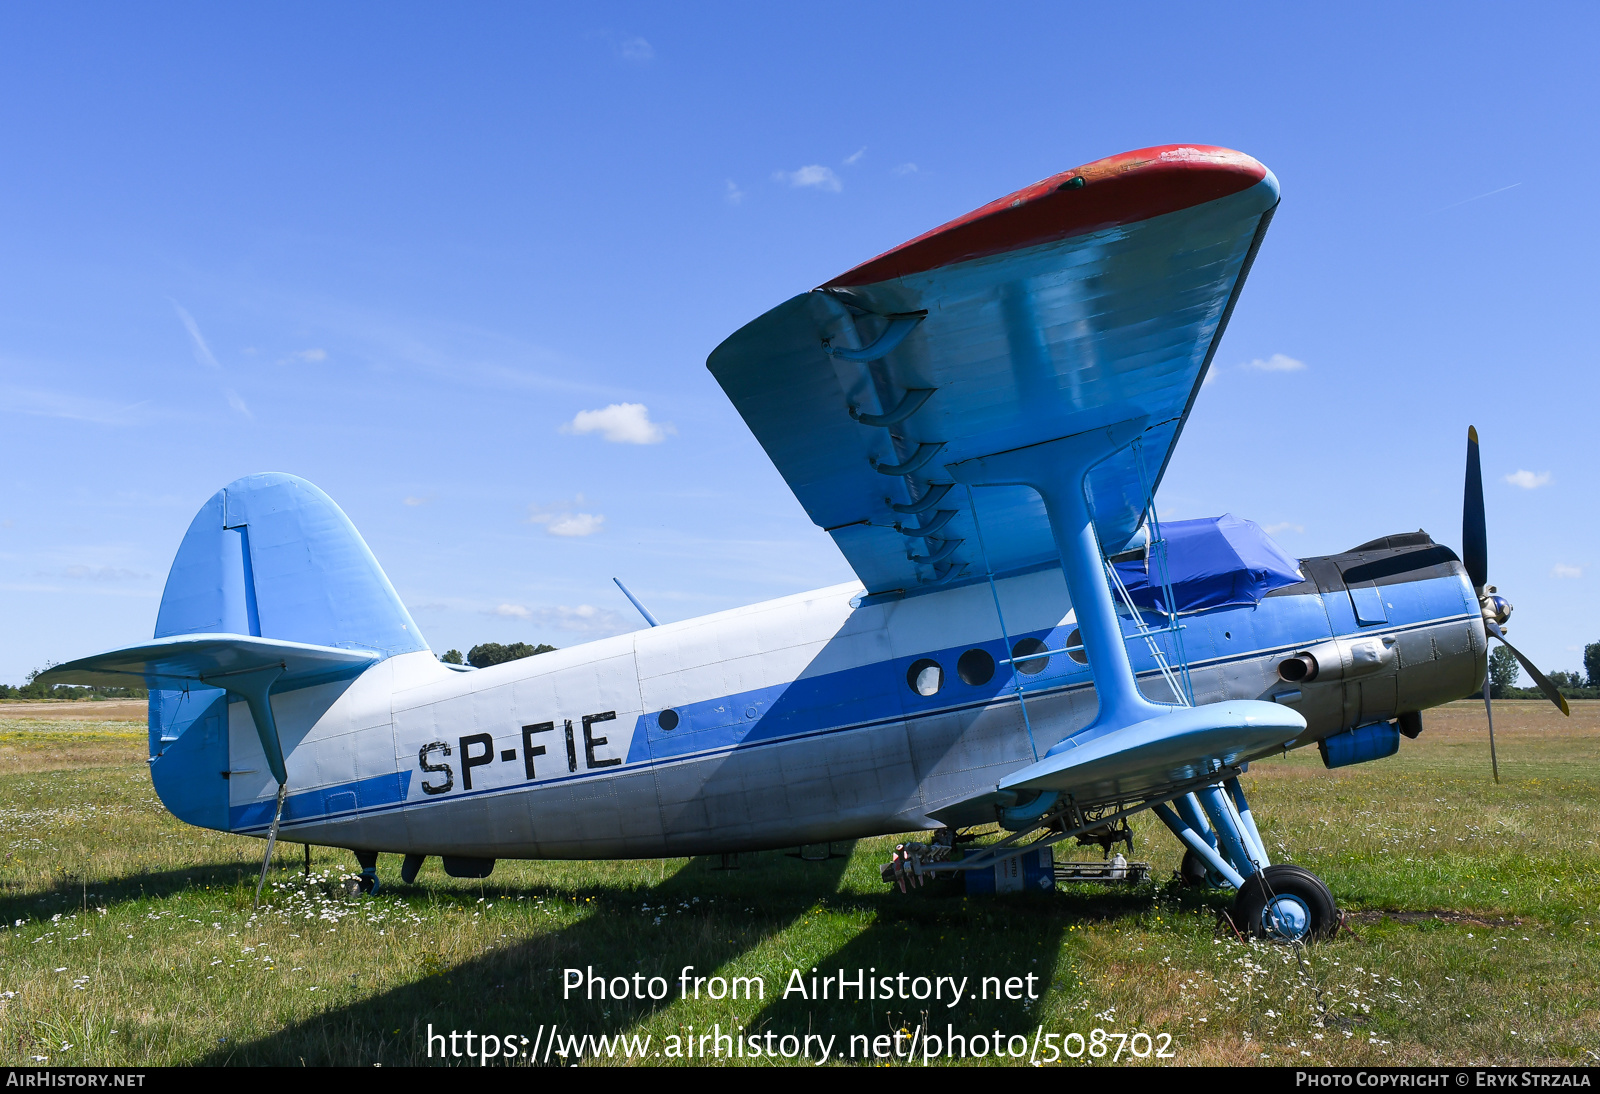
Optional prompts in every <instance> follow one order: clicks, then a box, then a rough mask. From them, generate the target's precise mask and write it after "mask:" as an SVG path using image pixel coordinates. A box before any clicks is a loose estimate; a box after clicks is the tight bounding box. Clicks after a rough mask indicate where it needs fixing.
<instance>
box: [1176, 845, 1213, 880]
mask: <svg viewBox="0 0 1600 1094" xmlns="http://www.w3.org/2000/svg"><path fill="white" fill-rule="evenodd" d="M1178 878H1179V880H1180V881H1182V882H1183V884H1184V885H1185V886H1187V887H1188V888H1190V889H1220V888H1222V887H1223V884H1224V883H1223V880H1222V878H1221V877H1219V876H1217V875H1216V874H1214V873H1212V871H1211V867H1209V866H1207V865H1206V860H1205V859H1203V858H1201V857H1200V856H1199V855H1197V854H1195V853H1194V852H1193V851H1192V850H1191V851H1185V852H1184V853H1183V862H1182V863H1181V864H1180V865H1179V866H1178Z"/></svg>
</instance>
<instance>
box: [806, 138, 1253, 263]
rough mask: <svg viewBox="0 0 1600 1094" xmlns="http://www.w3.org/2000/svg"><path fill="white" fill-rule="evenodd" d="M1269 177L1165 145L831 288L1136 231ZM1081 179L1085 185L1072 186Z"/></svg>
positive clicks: (994, 207)
mask: <svg viewBox="0 0 1600 1094" xmlns="http://www.w3.org/2000/svg"><path fill="white" fill-rule="evenodd" d="M1267 177H1268V172H1267V169H1266V167H1265V166H1263V165H1262V164H1261V162H1260V161H1259V160H1257V159H1255V158H1254V157H1252V156H1247V155H1245V154H1244V153H1243V152H1236V151H1234V150H1233V149H1231V148H1219V147H1217V146H1215V145H1209V144H1163V145H1157V146H1155V147H1152V148H1139V149H1135V150H1134V151H1132V152H1123V153H1121V154H1119V155H1115V156H1107V157H1106V158H1105V159H1099V160H1095V161H1094V162H1092V163H1086V164H1083V165H1082V166H1079V167H1074V168H1072V169H1070V170H1067V171H1061V172H1059V173H1057V174H1054V175H1051V176H1050V177H1049V178H1046V179H1042V180H1040V181H1039V182H1036V183H1034V184H1033V185H1032V186H1026V187H1023V188H1022V189H1021V190H1017V191H1015V192H1014V193H1010V194H1007V195H1006V196H1005V197H1002V198H998V199H996V200H995V201H991V202H989V203H988V204H987V205H983V206H980V207H979V208H977V209H974V210H973V211H972V212H970V213H968V214H966V215H965V216H962V217H957V218H956V219H955V220H952V221H950V222H948V223H946V224H941V225H940V226H939V227H937V228H935V229H933V230H932V231H930V232H924V233H923V234H922V235H920V236H917V237H916V238H915V239H912V240H910V241H908V242H906V243H902V244H901V245H900V246H898V247H895V248H894V249H892V250H889V251H886V252H884V253H883V254H881V255H879V256H878V257H876V258H874V259H871V260H869V261H867V262H864V263H862V264H861V265H859V266H856V267H855V268H854V269H851V270H849V271H847V272H846V273H844V274H841V275H840V276H839V277H836V278H834V279H833V280H832V281H830V282H828V283H827V284H826V285H824V286H822V287H823V288H842V287H844V286H849V285H869V284H872V283H874V282H878V281H886V280H888V279H890V278H893V277H903V276H906V275H908V274H913V273H920V272H923V271H925V270H931V269H936V268H938V267H940V266H945V265H950V264H952V263H955V262H960V261H965V260H966V259H971V258H980V257H983V256H985V255H992V254H1000V253H1003V252H1005V251H1008V250H1014V249H1018V248H1021V247H1026V246H1030V245H1032V244H1036V243H1044V242H1049V241H1051V240H1056V239H1064V238H1067V237H1069V236H1073V235H1080V234H1083V233H1085V232H1090V231H1094V230H1096V229H1099V228H1105V227H1110V226H1112V225H1116V224H1131V223H1134V222H1137V221H1140V220H1147V219H1149V218H1150V217H1154V216H1160V215H1162V214H1164V213H1171V212H1177V211H1178V210H1180V209H1186V208H1189V207H1191V206H1194V205H1200V204H1204V203H1205V202H1208V201H1214V200H1216V199H1218V198H1221V197H1227V196H1229V195H1230V194H1236V193H1238V192H1240V191H1241V190H1247V189H1249V188H1250V187H1251V186H1254V185H1255V184H1256V183H1258V182H1261V181H1262V180H1263V179H1265V178H1267ZM1075 179H1082V180H1083V181H1082V182H1081V183H1079V184H1078V186H1076V187H1069V186H1067V184H1068V183H1070V182H1072V181H1073V180H1075Z"/></svg>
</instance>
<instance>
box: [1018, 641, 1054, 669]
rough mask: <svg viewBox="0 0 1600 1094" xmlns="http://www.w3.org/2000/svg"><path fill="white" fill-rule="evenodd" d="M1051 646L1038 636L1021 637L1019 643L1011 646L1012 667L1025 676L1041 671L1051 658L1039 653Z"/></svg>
mask: <svg viewBox="0 0 1600 1094" xmlns="http://www.w3.org/2000/svg"><path fill="white" fill-rule="evenodd" d="M1049 648H1050V647H1049V646H1046V645H1045V644H1044V643H1043V642H1041V641H1039V640H1038V639H1037V638H1019V639H1017V644H1016V645H1014V646H1012V647H1011V667H1012V668H1014V669H1016V670H1017V671H1018V672H1020V673H1022V674H1023V675H1025V676H1033V675H1035V674H1036V673H1041V672H1043V671H1044V670H1045V666H1046V665H1048V664H1050V658H1049V657H1048V656H1043V657H1041V656H1039V655H1040V654H1043V653H1044V652H1045V651H1046V650H1048V649H1049Z"/></svg>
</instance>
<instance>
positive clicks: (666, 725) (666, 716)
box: [656, 708, 678, 733]
mask: <svg viewBox="0 0 1600 1094" xmlns="http://www.w3.org/2000/svg"><path fill="white" fill-rule="evenodd" d="M656 724H658V725H659V726H660V727H661V728H662V729H664V730H666V731H667V732H668V733H670V732H672V731H673V730H675V729H677V728H678V712H677V711H675V710H672V709H671V708H668V709H667V710H663V711H662V712H661V713H660V714H658V715H656Z"/></svg>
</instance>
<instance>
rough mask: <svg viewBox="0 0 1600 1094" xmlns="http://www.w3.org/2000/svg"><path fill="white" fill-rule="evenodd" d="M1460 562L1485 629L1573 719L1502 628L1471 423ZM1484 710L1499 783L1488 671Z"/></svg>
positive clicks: (1506, 610)
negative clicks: (1475, 595) (1473, 594)
mask: <svg viewBox="0 0 1600 1094" xmlns="http://www.w3.org/2000/svg"><path fill="white" fill-rule="evenodd" d="M1461 562H1462V564H1463V565H1464V566H1465V567H1466V569H1467V577H1468V578H1469V579H1471V581H1472V588H1473V591H1474V592H1476V593H1477V594H1478V609H1479V610H1480V611H1481V612H1482V613H1483V626H1484V629H1485V630H1486V631H1488V632H1489V634H1491V635H1493V636H1494V637H1495V638H1496V639H1498V640H1499V641H1500V643H1501V644H1502V645H1503V646H1505V648H1506V649H1508V650H1510V651H1511V655H1512V656H1513V657H1515V658H1516V659H1517V661H1518V663H1519V664H1521V665H1522V667H1523V669H1524V671H1526V672H1527V674H1528V675H1529V676H1531V677H1533V682H1534V683H1535V684H1537V685H1539V690H1540V691H1542V692H1544V694H1545V698H1547V699H1549V700H1550V701H1551V702H1552V703H1554V704H1555V705H1556V706H1557V707H1558V708H1559V709H1560V711H1561V713H1562V714H1565V715H1566V716H1567V717H1569V718H1570V717H1571V716H1572V708H1571V707H1569V706H1568V705H1567V700H1566V697H1565V696H1564V695H1562V694H1561V691H1560V689H1559V688H1557V687H1556V686H1555V684H1553V683H1551V682H1550V678H1549V677H1548V676H1546V675H1545V674H1544V673H1542V672H1540V671H1539V670H1538V669H1536V668H1534V666H1533V662H1532V661H1529V660H1528V659H1527V657H1525V656H1523V653H1522V651H1521V650H1519V649H1517V647H1515V646H1513V645H1512V644H1511V643H1510V642H1508V641H1507V640H1506V634H1505V631H1504V630H1503V629H1502V628H1504V627H1505V624H1506V621H1507V620H1509V619H1510V618H1511V601H1509V600H1507V599H1506V598H1505V597H1503V596H1501V595H1500V594H1499V592H1498V591H1496V589H1495V587H1494V586H1493V585H1491V584H1489V529H1488V522H1487V520H1486V519H1485V517H1484V512H1483V466H1482V464H1481V463H1480V462H1479V460H1478V431H1477V429H1476V428H1474V427H1472V426H1470V425H1469V426H1468V427H1467V482H1466V489H1465V492H1464V494H1463V496H1462V499H1461ZM1483 710H1484V714H1485V715H1486V716H1487V717H1488V719H1489V763H1490V764H1491V765H1492V766H1493V768H1494V781H1495V782H1499V781H1500V762H1499V760H1498V759H1496V757H1495V751H1494V707H1493V706H1492V704H1491V703H1490V701H1489V675H1488V672H1487V670H1486V671H1485V672H1484V677H1483Z"/></svg>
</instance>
